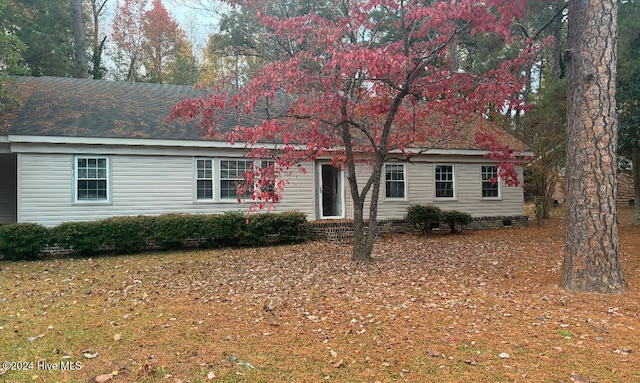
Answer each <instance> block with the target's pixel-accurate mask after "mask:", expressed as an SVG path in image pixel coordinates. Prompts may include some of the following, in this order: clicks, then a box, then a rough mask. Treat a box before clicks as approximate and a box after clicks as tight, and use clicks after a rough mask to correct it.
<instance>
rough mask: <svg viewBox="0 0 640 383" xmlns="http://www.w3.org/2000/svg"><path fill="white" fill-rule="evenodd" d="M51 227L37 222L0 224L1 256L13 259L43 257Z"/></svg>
mask: <svg viewBox="0 0 640 383" xmlns="http://www.w3.org/2000/svg"><path fill="white" fill-rule="evenodd" d="M48 238H49V229H47V228H46V227H44V226H42V225H38V224H36V223H16V224H11V225H4V226H0V258H3V259H6V260H12V261H18V260H33V259H41V258H43V255H42V249H43V248H44V247H45V246H46V245H47V240H48Z"/></svg>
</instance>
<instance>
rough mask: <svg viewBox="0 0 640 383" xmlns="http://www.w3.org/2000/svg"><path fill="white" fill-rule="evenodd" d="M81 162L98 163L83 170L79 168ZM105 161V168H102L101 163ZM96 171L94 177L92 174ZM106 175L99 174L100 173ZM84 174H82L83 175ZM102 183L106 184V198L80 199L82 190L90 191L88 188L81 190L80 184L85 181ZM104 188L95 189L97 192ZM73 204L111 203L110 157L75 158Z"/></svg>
mask: <svg viewBox="0 0 640 383" xmlns="http://www.w3.org/2000/svg"><path fill="white" fill-rule="evenodd" d="M81 160H86V161H87V162H89V161H91V160H95V161H96V166H94V167H89V166H88V164H87V166H86V167H85V168H83V169H81V168H80V167H79V164H78V162H79V161H81ZM100 160H104V161H105V166H104V167H100V166H99V163H98V162H99V161H100ZM92 170H93V171H95V173H94V174H93V175H92V174H91V172H92ZM101 170H102V171H103V172H104V173H102V174H99V173H100V171H101ZM81 173H82V174H81ZM91 180H94V181H97V182H99V181H102V182H104V193H105V197H104V198H80V192H81V190H88V189H87V188H80V187H79V183H80V182H83V181H87V182H89V181H91ZM101 189H102V188H98V187H96V189H94V190H95V191H96V193H97V192H99V190H101ZM73 202H74V203H78V204H95V203H97V204H104V203H110V202H111V161H110V158H109V156H104V155H76V156H74V158H73Z"/></svg>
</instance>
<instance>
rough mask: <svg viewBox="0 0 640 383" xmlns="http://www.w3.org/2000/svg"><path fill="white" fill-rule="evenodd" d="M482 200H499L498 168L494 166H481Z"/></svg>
mask: <svg viewBox="0 0 640 383" xmlns="http://www.w3.org/2000/svg"><path fill="white" fill-rule="evenodd" d="M482 198H500V182H499V179H498V168H497V167H496V166H494V165H482Z"/></svg>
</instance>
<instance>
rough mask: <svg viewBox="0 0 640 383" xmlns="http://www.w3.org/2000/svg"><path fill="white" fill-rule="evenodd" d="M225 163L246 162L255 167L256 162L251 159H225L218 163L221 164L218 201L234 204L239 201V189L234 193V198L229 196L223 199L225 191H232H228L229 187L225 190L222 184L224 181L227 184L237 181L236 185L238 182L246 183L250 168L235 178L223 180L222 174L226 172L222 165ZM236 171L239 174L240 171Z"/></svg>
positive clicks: (219, 167)
mask: <svg viewBox="0 0 640 383" xmlns="http://www.w3.org/2000/svg"><path fill="white" fill-rule="evenodd" d="M223 162H235V163H238V162H244V163H250V164H252V165H253V163H254V162H255V161H253V160H249V159H246V158H223V159H220V160H219V161H218V164H219V166H218V172H217V173H218V179H217V184H218V199H219V200H220V201H234V202H237V201H238V189H237V187H236V188H235V193H234V195H233V197H229V196H225V197H223V196H222V193H223V191H227V190H230V189H228V188H227V187H224V188H223V187H222V182H223V181H225V182H230V181H231V182H233V181H235V182H236V183H237V182H242V181H244V173H246V171H247V170H250V168H248V169H247V168H245V169H244V171H243V172H242V174H241V175H239V174H236V176H235V178H229V177H225V178H223V177H222V172H223V170H224V169H223V167H222V163H223ZM234 171H235V172H236V173H237V171H238V170H237V168H236V169H235V170H234Z"/></svg>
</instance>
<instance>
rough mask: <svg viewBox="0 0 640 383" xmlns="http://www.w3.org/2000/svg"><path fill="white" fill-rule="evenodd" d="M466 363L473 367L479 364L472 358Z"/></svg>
mask: <svg viewBox="0 0 640 383" xmlns="http://www.w3.org/2000/svg"><path fill="white" fill-rule="evenodd" d="M464 362H465V363H466V364H469V365H471V366H475V365H476V364H478V362H477V361H476V360H475V359H473V358H471V359H467V360H465V361H464Z"/></svg>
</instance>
